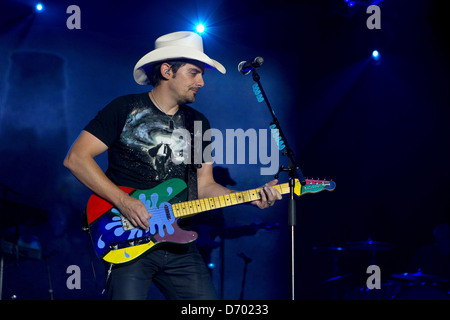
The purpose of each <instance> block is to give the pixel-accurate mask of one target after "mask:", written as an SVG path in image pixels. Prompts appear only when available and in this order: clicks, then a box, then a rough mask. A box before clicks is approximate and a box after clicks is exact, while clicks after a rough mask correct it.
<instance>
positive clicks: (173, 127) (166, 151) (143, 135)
mask: <svg viewBox="0 0 450 320" xmlns="http://www.w3.org/2000/svg"><path fill="white" fill-rule="evenodd" d="M187 113H190V115H191V116H190V117H189V116H187ZM187 118H190V119H193V120H194V121H201V122H196V125H195V126H194V127H193V128H195V130H196V132H195V134H196V135H197V136H198V135H199V134H201V137H204V133H205V131H206V130H208V129H209V128H210V124H209V121H208V120H207V119H206V117H205V116H204V115H203V114H201V113H200V112H198V111H196V110H194V109H193V108H191V107H189V106H187V105H183V106H180V108H179V110H178V111H177V113H175V114H174V115H173V116H169V115H167V114H165V113H163V112H161V111H160V110H159V109H158V108H156V107H155V105H154V104H153V102H152V101H151V100H150V97H149V95H148V92H145V93H140V94H130V95H125V96H122V97H119V98H117V99H115V100H113V101H112V102H111V103H109V104H108V105H107V106H106V107H105V108H104V109H102V110H101V111H100V112H99V113H98V114H97V116H96V117H95V118H94V119H93V120H92V121H91V122H89V124H88V125H87V126H86V127H85V129H84V130H86V131H88V132H89V133H91V134H93V135H94V136H96V137H97V138H98V139H100V140H101V141H102V142H103V143H104V144H106V145H107V146H108V148H109V149H108V169H107V171H106V175H107V176H108V178H110V179H111V181H113V182H114V183H115V184H117V185H120V186H127V187H131V188H135V189H149V188H152V187H154V186H155V185H157V184H159V183H161V182H163V181H165V180H167V179H170V178H180V179H183V180H185V181H186V165H187V164H189V163H194V156H193V153H192V148H191V142H192V143H194V147H196V145H195V142H194V140H193V139H191V137H192V134H194V133H191V134H189V133H188V131H187V129H186V128H192V126H189V125H186V123H185V122H186V119H187ZM200 125H201V128H200ZM196 141H197V142H198V141H201V143H202V148H201V150H202V154H203V149H204V147H205V144H206V143H207V142H205V141H202V140H198V139H196Z"/></svg>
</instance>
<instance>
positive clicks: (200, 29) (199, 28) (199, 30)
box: [195, 23, 205, 33]
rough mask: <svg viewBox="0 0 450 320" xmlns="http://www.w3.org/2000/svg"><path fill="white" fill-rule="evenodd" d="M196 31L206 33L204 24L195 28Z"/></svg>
mask: <svg viewBox="0 0 450 320" xmlns="http://www.w3.org/2000/svg"><path fill="white" fill-rule="evenodd" d="M195 30H197V32H198V33H203V32H205V26H204V25H203V24H201V23H200V24H198V25H197V27H195Z"/></svg>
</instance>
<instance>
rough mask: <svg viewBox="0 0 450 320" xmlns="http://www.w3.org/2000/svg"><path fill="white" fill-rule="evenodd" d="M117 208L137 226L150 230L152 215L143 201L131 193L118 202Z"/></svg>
mask: <svg viewBox="0 0 450 320" xmlns="http://www.w3.org/2000/svg"><path fill="white" fill-rule="evenodd" d="M117 209H119V211H120V213H121V214H123V215H124V216H125V218H127V219H128V220H129V221H130V222H131V223H132V224H133V225H134V226H135V227H140V228H142V229H144V230H148V227H149V226H150V223H149V222H148V220H149V219H150V217H151V216H152V215H151V214H150V213H148V211H147V208H146V207H145V205H144V204H143V203H142V201H140V200H138V199H135V198H133V197H131V196H129V195H125V196H124V197H122V198H121V199H120V201H119V203H118V204H117Z"/></svg>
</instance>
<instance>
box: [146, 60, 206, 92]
mask: <svg viewBox="0 0 450 320" xmlns="http://www.w3.org/2000/svg"><path fill="white" fill-rule="evenodd" d="M163 63H168V64H169V65H170V70H172V72H173V76H172V77H173V78H175V76H176V73H177V71H178V69H180V68H181V67H182V66H184V65H185V64H186V63H192V64H198V61H196V60H190V59H176V60H166V61H161V62H157V63H155V64H154V65H153V67H150V68H151V70H149V71H148V72H147V71H146V72H147V76H148V79H149V80H150V84H151V85H152V86H153V87H156V86H158V85H159V83H160V82H161V80H165V79H164V77H163V76H162V74H161V65H162V64H163Z"/></svg>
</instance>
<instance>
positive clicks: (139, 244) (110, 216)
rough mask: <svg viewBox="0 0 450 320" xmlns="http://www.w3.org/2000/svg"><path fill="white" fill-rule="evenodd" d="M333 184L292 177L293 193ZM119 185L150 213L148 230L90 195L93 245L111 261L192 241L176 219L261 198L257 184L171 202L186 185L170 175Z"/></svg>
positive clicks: (330, 187)
mask: <svg viewBox="0 0 450 320" xmlns="http://www.w3.org/2000/svg"><path fill="white" fill-rule="evenodd" d="M335 186H336V185H335V183H334V182H333V181H325V180H306V184H305V185H303V186H302V185H301V184H300V182H299V181H298V179H295V185H294V193H295V194H296V195H297V196H300V195H303V194H306V193H316V192H319V191H323V190H329V191H332V190H334V188H335ZM120 188H121V189H122V190H123V191H125V192H126V193H128V194H129V195H130V196H132V197H134V198H135V199H139V200H140V201H142V202H143V203H144V205H145V207H146V208H147V210H148V212H149V213H150V214H151V215H152V216H151V217H150V219H149V223H150V226H149V229H148V230H143V229H141V228H136V227H134V226H133V225H132V224H131V223H130V222H129V221H128V219H126V218H125V217H124V216H123V215H121V214H120V212H119V211H118V210H117V209H116V208H114V207H113V205H112V204H110V203H109V202H108V201H106V200H104V199H102V198H100V197H99V196H97V195H96V194H93V195H92V196H91V197H90V198H89V201H88V204H87V208H86V217H87V223H88V226H89V234H90V236H91V240H92V243H93V246H94V249H95V251H96V254H97V255H98V256H99V257H100V258H101V259H103V260H104V261H106V262H109V263H112V264H121V263H125V262H129V261H132V260H133V259H135V258H137V257H139V256H140V255H142V254H143V253H145V252H146V251H148V250H150V249H154V248H155V247H157V246H158V244H161V243H164V242H173V243H184V244H186V243H190V242H192V241H195V240H196V239H197V233H196V232H193V231H186V230H182V229H181V228H180V227H179V226H178V224H177V222H178V219H183V218H186V217H190V216H193V215H196V214H198V213H200V212H204V211H208V210H213V209H218V208H224V207H228V206H232V205H236V204H242V203H246V202H250V201H253V200H258V199H260V198H261V196H260V193H259V192H260V190H261V188H257V189H252V190H247V191H242V192H234V193H231V194H227V195H223V196H218V197H211V198H204V199H198V200H191V201H184V202H177V203H170V202H169V201H172V202H174V201H177V199H176V196H177V195H179V194H180V193H181V192H183V191H184V190H185V189H186V188H187V186H186V183H185V182H184V181H183V180H181V179H170V180H167V181H165V182H163V183H161V184H159V185H157V186H156V187H154V188H152V189H147V190H137V189H132V188H127V187H120ZM274 188H275V189H276V190H277V191H278V192H280V193H281V194H286V193H289V190H290V189H289V183H283V184H278V185H276V186H274Z"/></svg>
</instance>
